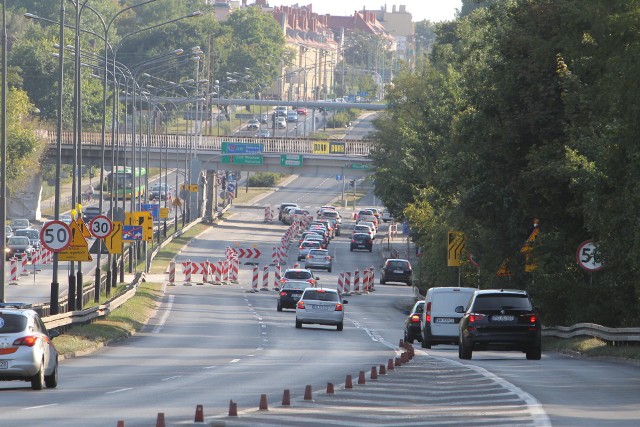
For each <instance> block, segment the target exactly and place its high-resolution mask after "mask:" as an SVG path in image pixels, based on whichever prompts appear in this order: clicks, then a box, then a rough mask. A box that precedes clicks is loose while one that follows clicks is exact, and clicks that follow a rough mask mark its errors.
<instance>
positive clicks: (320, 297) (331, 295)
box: [302, 289, 340, 301]
mask: <svg viewBox="0 0 640 427" xmlns="http://www.w3.org/2000/svg"><path fill="white" fill-rule="evenodd" d="M302 299H303V300H314V301H340V299H339V298H338V294H337V293H335V292H327V291H325V290H323V289H317V290H307V291H305V293H304V296H303V298H302Z"/></svg>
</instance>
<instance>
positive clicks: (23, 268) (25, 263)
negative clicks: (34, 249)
mask: <svg viewBox="0 0 640 427" xmlns="http://www.w3.org/2000/svg"><path fill="white" fill-rule="evenodd" d="M28 265H29V259H28V258H27V254H26V253H24V252H23V253H22V258H20V266H21V269H20V275H21V276H28V275H29V272H28V271H27V266H28Z"/></svg>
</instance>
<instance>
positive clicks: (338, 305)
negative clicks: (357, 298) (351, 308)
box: [335, 303, 342, 311]
mask: <svg viewBox="0 0 640 427" xmlns="http://www.w3.org/2000/svg"><path fill="white" fill-rule="evenodd" d="M335 311H342V304H340V303H338V304H336V310H335Z"/></svg>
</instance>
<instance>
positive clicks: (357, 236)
mask: <svg viewBox="0 0 640 427" xmlns="http://www.w3.org/2000/svg"><path fill="white" fill-rule="evenodd" d="M370 238H371V237H370V236H369V235H368V234H363V233H356V234H354V235H353V240H356V241H360V240H369V239H370Z"/></svg>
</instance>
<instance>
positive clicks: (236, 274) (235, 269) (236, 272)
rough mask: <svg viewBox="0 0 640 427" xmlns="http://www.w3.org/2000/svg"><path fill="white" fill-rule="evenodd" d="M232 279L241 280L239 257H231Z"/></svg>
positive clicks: (236, 281)
mask: <svg viewBox="0 0 640 427" xmlns="http://www.w3.org/2000/svg"><path fill="white" fill-rule="evenodd" d="M230 261H231V281H232V282H233V283H238V282H239V281H240V260H239V259H238V257H233V258H231V260H230Z"/></svg>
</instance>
